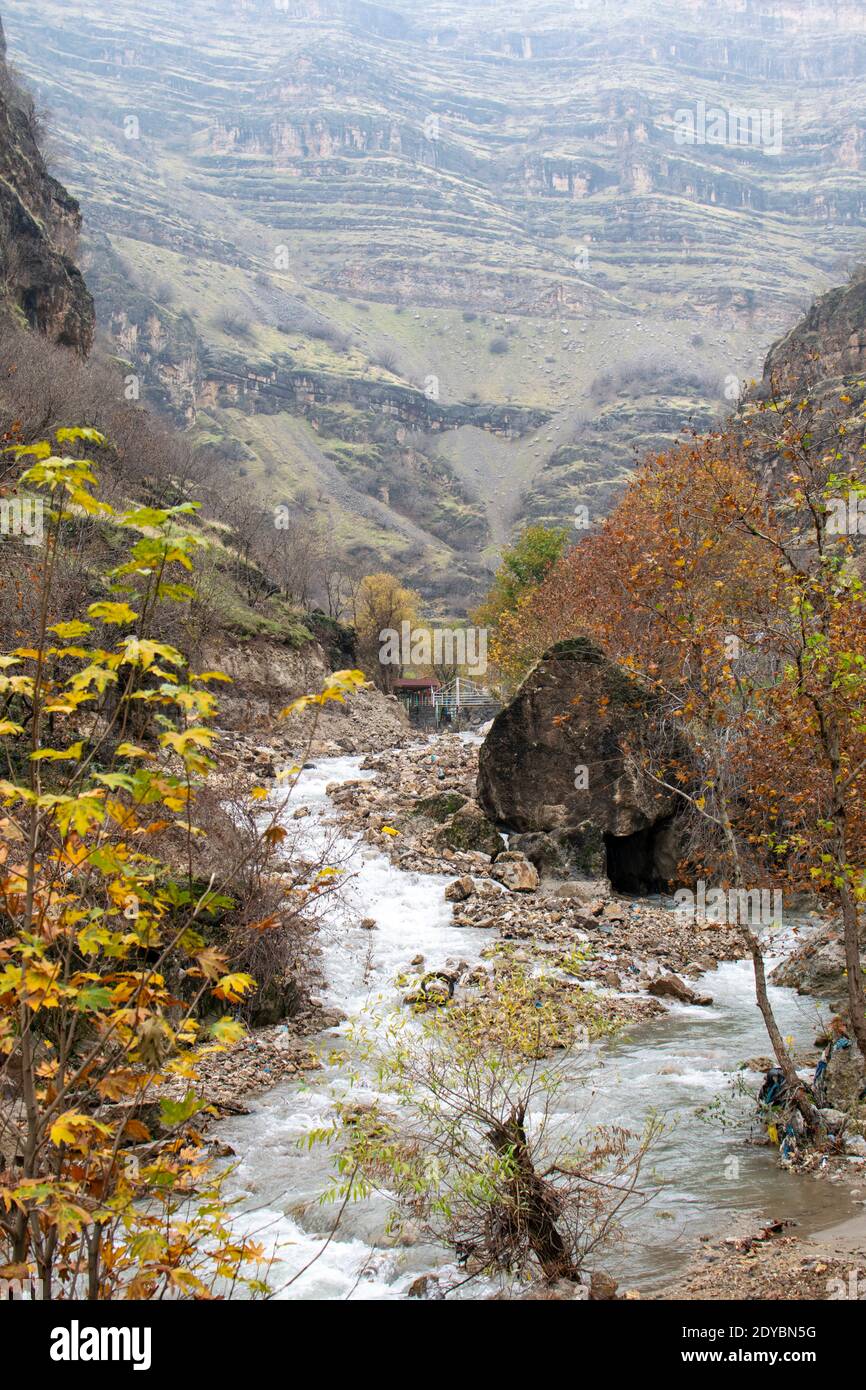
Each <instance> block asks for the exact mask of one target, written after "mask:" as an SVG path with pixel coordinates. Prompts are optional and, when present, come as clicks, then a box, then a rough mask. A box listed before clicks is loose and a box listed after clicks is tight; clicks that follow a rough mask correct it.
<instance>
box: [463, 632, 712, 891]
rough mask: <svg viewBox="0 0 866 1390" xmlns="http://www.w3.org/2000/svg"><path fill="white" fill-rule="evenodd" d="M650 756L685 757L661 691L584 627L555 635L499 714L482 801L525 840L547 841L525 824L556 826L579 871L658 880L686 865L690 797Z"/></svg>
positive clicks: (646, 887)
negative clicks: (664, 780) (566, 637)
mask: <svg viewBox="0 0 866 1390" xmlns="http://www.w3.org/2000/svg"><path fill="white" fill-rule="evenodd" d="M648 756H649V759H650V762H651V765H652V767H653V771H654V775H655V777H658V776H659V774H660V773H663V772H664V771H665V770H666V769H667V770H669V769H670V768H671V767H672V765H673V764H674V763H677V764H679V766H683V765H684V764H685V754H684V750H683V748H682V747H681V745H680V744H679V741H678V740H677V738H676V736H675V735H672V734H669V733H667V734H666V733H664V732H663V728H662V721H661V718H660V712H659V708H658V704H657V701H656V700H655V697H654V696H653V694H652V693H651V692H650V691H648V690H647V689H646V688H645V687H644V686H642V685H641V684H640V683H639V682H638V681H636V680H635V679H633V677H631V676H630V675H628V674H627V673H626V672H625V671H623V670H622V668H621V667H619V666H617V665H616V663H615V662H613V661H611V660H610V659H609V658H608V657H607V656H605V654H604V653H603V652H602V651H601V649H600V648H599V647H598V646H596V645H595V644H594V643H593V642H591V641H589V640H588V639H586V638H575V639H572V640H570V641H567V642H560V643H558V644H557V645H556V646H555V647H552V648H551V649H550V651H548V652H547V653H546V654H545V655H544V656H543V657H542V659H541V660H540V661H539V662H538V663H537V664H536V665H535V666H534V667H533V668H532V670H531V671H530V672H529V674H528V676H527V677H526V679H525V680H524V682H523V684H522V686H521V687H520V689H519V690H518V692H517V694H516V695H515V697H514V699H513V700H512V701H511V703H510V704H509V705H508V706H506V708H505V709H503V710H502V711H501V712H500V713H499V714H498V715H497V716H496V718H495V719H494V721H493V724H492V726H491V729H490V732H489V733H488V735H487V738H486V739H485V741H484V744H483V745H482V747H481V751H480V759H479V776H478V801H479V804H480V805H481V807H482V809H483V810H484V811H485V812H486V814H487V815H488V816H489V818H490V820H491V821H493V822H494V823H495V824H497V825H501V826H503V827H504V828H506V829H507V830H509V831H510V832H517V833H518V834H519V835H520V837H521V838H520V839H519V840H517V842H516V844H517V846H518V847H520V848H521V849H524V848H525V849H526V850H527V851H530V852H531V850H536V851H537V846H536V845H534V844H532V845H531V844H527V842H526V841H525V840H524V839H523V836H529V835H537V834H539V833H540V832H544V833H546V834H549V835H552V836H554V837H555V841H556V844H557V847H558V849H559V850H560V852H561V851H562V846H563V841H564V840H566V841H567V842H568V846H569V849H568V854H567V856H564V857H566V858H567V859H568V862H569V864H570V865H571V866H572V872H573V873H574V874H575V875H576V876H579V877H586V878H598V877H603V876H604V875H605V874H607V876H608V877H609V878H610V880H611V882H612V884H613V886H614V887H615V888H617V889H619V890H621V891H623V892H647V891H652V890H654V889H657V888H659V887H661V886H663V885H664V884H665V883H667V882H669V881H670V880H671V879H672V878H673V877H674V875H675V871H676V865H677V860H678V857H679V845H678V835H677V825H676V819H677V813H678V812H679V811H680V810H681V801H680V798H679V797H677V795H676V793H674V792H670V791H667V790H666V789H665V788H664V787H662V786H660V785H659V783H658V781H656V780H654V778H653V777H650V776H648V775H647V774H646V773H645V772H644V771H643V770H642V768H643V767H644V765H645V762H646V759H647V757H648ZM538 847H539V848H540V846H538ZM532 857H535V855H533V856H532ZM539 857H540V856H539ZM542 872H544V870H543V869H542Z"/></svg>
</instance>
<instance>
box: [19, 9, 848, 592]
mask: <svg viewBox="0 0 866 1390" xmlns="http://www.w3.org/2000/svg"><path fill="white" fill-rule="evenodd" d="M7 10H8V28H9V32H10V43H11V45H12V48H13V50H14V55H15V57H16V60H17V61H18V62H19V64H20V66H21V68H22V70H23V71H24V72H25V73H26V74H27V76H28V78H29V80H30V81H32V82H33V83H34V84H35V85H36V86H37V87H38V88H39V90H40V93H41V95H42V97H43V98H44V100H45V101H46V102H47V103H48V105H49V106H50V108H51V110H52V112H53V122H54V125H55V127H56V128H57V129H58V131H59V132H62V137H63V138H62V142H61V144H60V145H59V146H58V161H59V167H60V168H61V170H62V172H63V174H64V177H65V178H66V179H67V181H68V182H69V184H70V186H71V187H72V189H73V190H74V192H75V193H76V194H77V195H78V196H79V197H80V198H81V201H82V205H83V207H84V210H85V214H86V220H87V226H88V230H89V264H88V280H89V282H90V284H91V286H92V288H93V289H94V291H95V294H96V298H97V304H98V309H99V314H100V320H101V324H102V328H103V329H104V331H105V332H106V333H107V334H108V335H109V336H110V337H111V338H112V339H113V341H114V344H115V350H116V351H117V352H118V354H119V355H121V356H123V357H125V358H128V359H129V361H130V363H131V364H132V365H131V369H132V371H133V372H134V373H136V374H140V375H141V377H142V379H143V389H144V393H145V395H149V396H151V397H152V398H156V399H158V400H159V401H160V402H161V404H162V405H163V406H164V407H165V408H167V409H169V410H170V411H172V412H173V413H174V414H175V415H176V416H177V417H178V418H180V419H183V420H185V421H188V422H189V423H190V425H191V426H192V427H193V428H194V430H195V431H196V433H197V436H198V437H199V438H200V439H201V440H203V441H205V442H208V443H210V444H216V445H218V446H219V447H220V450H221V452H222V456H223V459H224V467H225V468H226V469H227V471H228V472H229V474H230V475H231V478H232V482H233V484H234V485H236V484H237V479H238V476H241V477H248V478H249V479H250V482H251V485H255V486H256V487H257V488H258V489H259V490H260V492H261V494H262V496H263V497H264V498H265V499H266V500H267V502H268V503H270V504H273V505H277V504H279V503H282V502H287V503H289V504H290V506H292V507H294V508H296V509H298V511H299V512H300V513H301V514H309V515H317V516H322V515H327V517H328V519H329V525H330V527H331V528H332V531H333V534H334V536H335V538H336V539H337V540H338V541H340V542H341V543H342V544H343V545H344V546H345V547H346V548H347V549H348V550H350V551H351V552H352V553H354V555H355V556H356V557H357V559H358V561H359V563H364V562H365V561H367V560H369V561H370V562H371V563H372V561H373V559H374V557H375V559H376V565H377V567H381V565H382V564H383V563H384V564H387V565H389V566H391V567H394V568H397V569H399V570H400V571H401V572H402V573H404V574H405V575H406V576H407V577H409V578H410V579H412V580H413V581H414V582H415V583H416V584H417V585H418V586H419V587H421V588H422V589H423V590H424V592H425V593H426V594H427V595H428V597H430V598H433V599H436V600H438V601H439V604H440V606H441V607H442V608H443V610H444V611H452V612H454V611H459V610H460V609H461V608H462V607H464V606H465V604H466V602H467V601H468V600H469V599H470V598H471V596H472V595H473V593H477V592H478V590H479V589H480V588H481V587H483V583H484V565H485V564H486V563H487V562H489V560H490V557H491V556H492V555H493V553H494V552H495V550H496V548H497V546H499V545H500V544H501V543H502V541H503V540H504V539H505V538H506V537H507V536H508V535H509V533H510V532H511V530H512V529H513V527H514V526H515V525H517V524H519V523H520V522H521V521H524V520H526V519H532V520H539V519H543V520H547V521H553V520H556V521H565V522H568V521H569V520H570V518H571V517H572V516H573V514H574V508H575V507H576V506H577V505H578V504H580V503H582V504H584V505H586V506H587V507H588V508H589V510H590V513H591V514H598V512H600V511H601V510H603V509H605V508H606V507H607V505H608V504H609V502H610V500H611V499H612V497H613V495H614V493H615V491H616V489H617V487H618V486H619V484H620V482H621V480H622V478H623V477H624V475H625V473H626V472H627V470H628V469H629V467H630V466H631V463H632V461H633V457H634V454H635V451H640V450H642V449H644V448H646V447H652V446H656V445H658V446H661V445H663V444H664V443H666V442H667V441H668V440H669V439H670V438H671V437H672V436H673V435H674V434H675V433H676V432H677V431H679V430H680V429H682V428H683V427H684V426H687V425H688V424H692V425H694V426H696V427H698V428H702V427H705V426H706V425H708V424H709V423H710V422H711V421H712V420H713V419H714V417H716V416H717V415H718V414H719V412H722V411H724V410H725V409H726V408H728V406H729V405H730V404H731V403H732V401H733V399H735V397H736V383H737V381H738V380H740V379H742V378H744V377H751V376H755V375H757V374H758V373H759V371H760V365H761V362H762V360H763V357H764V354H765V351H766V349H767V347H768V346H769V344H770V343H771V342H772V341H773V339H774V338H776V337H778V336H780V335H781V334H782V333H784V332H785V331H786V330H787V328H788V327H789V326H790V324H791V323H792V322H793V321H794V320H795V319H796V318H797V317H798V314H799V311H800V310H801V308H803V307H805V305H806V304H808V303H809V302H810V301H811V299H812V296H813V295H814V293H815V292H816V291H820V290H823V289H825V288H827V287H828V286H829V285H830V284H831V283H832V282H833V281H834V280H836V281H838V279H839V278H840V265H841V264H842V263H843V262H844V261H845V259H846V257H847V256H849V255H854V254H855V253H856V252H857V251H858V250H859V249H860V247H861V237H862V232H861V227H862V221H863V205H864V201H866V191H864V181H863V172H862V170H863V163H864V158H866V146H864V123H866V98H864V97H863V95H862V83H861V81H860V79H861V78H862V75H863V72H864V69H866V14H864V12H863V10H862V8H861V7H860V6H857V5H853V4H851V5H846V4H829V3H828V4H823V3H815V4H809V5H802V4H793V3H791V4H784V3H778V4H770V3H748V4H745V3H743V4H739V3H728V4H724V5H704V4H702V3H699V0H691V2H690V3H686V2H685V0H678V3H676V4H674V3H672V0H671V2H670V3H667V2H665V0H663V2H662V3H652V4H650V3H648V0H646V2H645V0H623V2H622V3H620V4H617V5H616V6H614V5H598V4H593V5H590V4H586V5H584V4H578V5H575V4H567V3H566V0H552V3H549V4H538V3H530V0H522V3H509V4H503V5H496V6H493V5H487V4H482V3H480V0H469V2H466V3H460V4H459V5H457V4H456V3H453V0H438V3H432V4H427V3H425V4H424V5H421V4H417V3H412V0H396V3H394V4H392V5H390V6H387V7H386V6H376V5H368V4H364V3H356V2H355V0H345V3H344V2H343V0H320V2H316V0H310V2H309V3H302V2H301V0H299V3H295V0H287V3H285V4H284V3H283V0H277V3H274V0H245V3H237V4H235V3H228V0H222V2H221V3H220V2H218V0H191V2H190V3H189V4H187V5H186V6H185V7H184V19H183V22H182V24H181V23H179V21H178V9H177V6H176V5H175V4H174V3H170V2H169V0H146V3H142V4H140V5H136V6H135V7H134V8H128V7H123V8H122V9H121V8H118V7H117V6H114V5H110V4H108V3H107V0H80V3H78V4H77V5H76V7H75V16H74V24H73V23H72V16H71V14H70V10H69V7H68V5H66V4H61V3H59V0H11V3H9V4H8V5H7ZM701 103H703V106H701ZM732 107H736V108H741V109H745V110H754V111H756V112H758V113H759V114H760V113H764V119H763V123H762V124H760V131H761V135H760V138H759V139H756V140H753V141H751V142H745V143H744V142H742V141H740V142H739V143H737V142H733V141H730V140H728V141H726V142H725V143H712V142H709V143H701V142H700V141H698V142H697V143H688V142H686V143H683V142H682V139H681V129H680V126H681V115H680V114H678V113H682V111H683V110H685V111H687V112H694V113H695V117H696V119H697V118H698V116H699V114H700V112H701V111H703V112H704V113H705V112H706V111H707V110H709V111H710V112H712V111H714V110H716V109H717V108H718V109H722V110H724V111H728V110H730V109H731V108H732Z"/></svg>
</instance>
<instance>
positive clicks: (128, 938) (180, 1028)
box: [0, 429, 363, 1299]
mask: <svg viewBox="0 0 866 1390" xmlns="http://www.w3.org/2000/svg"><path fill="white" fill-rule="evenodd" d="M83 445H87V446H91V445H92V446H93V447H94V448H102V447H104V445H105V441H104V439H103V438H102V436H100V435H98V434H97V433H96V432H95V431H92V430H89V429H76V430H66V429H61V430H58V431H57V433H56V437H55V439H54V440H53V441H52V442H51V443H48V442H45V443H42V442H39V443H36V444H33V445H29V446H24V447H20V448H19V449H17V450H16V453H17V455H18V457H20V458H23V459H27V460H29V467H27V469H26V470H25V472H24V474H23V476H22V478H21V480H20V482H21V484H22V485H23V486H25V487H27V488H30V489H33V490H35V491H36V492H38V493H39V494H40V496H41V497H42V498H43V499H44V501H45V504H46V523H45V524H46V533H45V537H44V544H43V547H42V550H41V556H40V563H39V565H38V567H37V573H36V575H35V582H36V585H37V598H38V601H37V604H36V613H37V621H36V627H35V630H34V631H33V633H32V636H31V639H30V641H29V643H28V645H26V646H23V645H22V646H19V647H17V648H16V649H14V650H13V651H11V652H8V653H6V654H4V655H3V656H2V657H0V695H2V706H0V748H2V753H3V757H4V761H5V773H6V775H5V777H4V778H3V779H2V780H0V803H2V817H0V921H2V934H0V935H2V939H0V1095H2V1098H3V1099H2V1106H0V1277H2V1278H4V1279H10V1280H20V1281H22V1282H26V1281H29V1280H37V1281H38V1284H39V1289H40V1294H41V1297H42V1298H44V1299H51V1298H56V1297H75V1296H82V1295H84V1296H86V1297H88V1298H93V1299H108V1298H120V1297H126V1298H154V1297H163V1296H166V1295H168V1296H171V1297H210V1296H212V1295H213V1294H214V1293H216V1292H218V1291H219V1290H220V1289H221V1288H224V1287H228V1286H231V1285H237V1284H240V1285H241V1286H243V1287H245V1288H246V1289H247V1291H248V1292H249V1293H251V1294H258V1293H264V1292H266V1286H265V1284H264V1283H263V1280H262V1278H261V1273H262V1268H261V1266H262V1260H263V1255H264V1252H263V1248H262V1247H261V1246H260V1245H259V1244H258V1243H257V1242H256V1241H255V1239H253V1238H251V1237H250V1238H248V1237H244V1236H240V1235H238V1234H237V1232H236V1231H235V1230H234V1229H233V1228H232V1225H231V1223H230V1221H229V1219H228V1212H227V1207H226V1203H225V1201H224V1198H223V1192H222V1189H223V1186H224V1177H223V1176H221V1175H220V1174H219V1173H216V1172H215V1171H214V1170H213V1169H212V1167H211V1164H210V1162H209V1159H208V1156H207V1151H206V1147H205V1143H204V1139H203V1136H202V1133H201V1131H200V1128H199V1127H198V1125H197V1124H196V1116H199V1115H201V1112H202V1111H205V1110H206V1109H207V1102H206V1100H205V1099H203V1098H202V1097H201V1096H200V1095H199V1094H198V1092H197V1089H196V1085H195V1081H196V1074H197V1064H198V1060H199V1057H200V1055H201V1053H202V1051H204V1052H206V1051H207V1050H208V1049H211V1050H213V1049H216V1050H220V1049H225V1048H227V1047H230V1046H231V1045H232V1044H233V1043H234V1042H235V1041H236V1040H237V1039H238V1038H239V1037H240V1036H242V1034H243V1032H244V1029H243V1025H242V1024H241V1023H240V1022H239V1020H238V1019H237V1018H236V1017H234V1016H233V1015H234V1014H235V1013H236V1012H237V1010H238V1007H239V1006H240V1005H242V1003H243V1001H244V999H245V998H246V997H247V996H248V995H249V994H250V993H251V992H252V990H253V989H254V987H255V981H254V980H253V979H252V977H251V976H250V975H249V974H247V973H246V972H244V971H242V970H237V969H235V968H232V966H231V965H230V964H229V961H228V959H227V957H226V955H225V953H224V951H222V950H221V949H220V948H219V946H218V945H216V944H215V942H214V940H213V937H212V935H211V933H210V927H211V924H212V923H213V920H214V917H215V916H218V915H219V914H220V913H221V912H222V911H223V910H225V909H226V908H228V907H230V906H231V899H230V897H229V896H228V892H229V889H230V885H231V883H232V879H233V876H234V874H235V872H236V871H237V870H238V868H239V867H240V866H241V861H242V860H243V858H244V856H245V855H246V853H247V852H248V847H247V845H246V843H245V844H244V846H243V848H242V849H241V850H239V851H236V852H235V859H234V862H233V861H232V859H231V856H229V857H228V858H227V860H226V862H225V863H224V864H222V865H221V871H220V873H219V875H218V874H216V873H213V874H212V875H211V876H210V878H209V879H208V881H206V882H201V881H200V880H198V879H197V877H196V876H195V874H194V871H193V867H192V866H193V860H194V847H195V845H196V842H197V841H198V840H199V839H200V837H201V836H202V835H203V834H205V831H204V830H203V828H202V826H201V825H200V824H199V823H198V821H197V819H196V810H195V808H196V804H197V798H198V793H199V790H200V788H201V786H202V784H203V783H204V782H205V781H206V779H207V778H208V776H209V774H210V772H211V771H212V769H213V766H214V760H213V751H214V749H215V746H216V745H217V742H218V734H217V730H216V728H215V727H214V722H213V721H214V716H215V715H216V712H217V705H216V699H215V696H214V694H213V693H212V691H211V688H210V687H211V686H212V685H213V684H214V682H218V681H219V680H221V679H224V677H220V676H219V674H218V673H215V672H208V671H205V672H195V671H191V670H190V669H189V666H188V663H187V661H186V659H185V657H184V656H183V654H182V653H181V652H180V651H179V650H178V649H177V648H176V647H174V646H172V645H171V644H169V643H168V642H165V641H163V640H160V638H159V637H158V636H157V635H155V631H156V628H157V626H158V622H159V619H158V615H159V613H160V612H161V608H162V606H163V605H164V604H170V603H176V602H181V603H183V602H187V601H189V599H190V597H191V594H192V592H193V590H192V587H191V585H190V584H189V582H188V577H189V572H190V571H191V570H192V569H193V556H194V554H195V552H196V550H197V549H198V547H199V546H200V545H201V538H200V537H199V536H197V535H196V534H195V530H194V528H193V527H192V525H191V514H192V512H193V511H194V507H193V505H192V504H191V503H182V504H180V505H178V506H175V507H171V508H154V507H147V506H145V507H132V508H131V509H129V510H126V511H122V512H121V511H116V510H115V509H114V508H112V507H111V506H110V505H109V504H108V503H106V502H105V501H104V500H102V499H101V498H100V497H99V496H98V494H97V490H96V473H95V470H94V465H93V463H92V461H91V460H90V459H88V458H83V457H81V456H80V450H81V447H82V446H83ZM55 451H56V452H55ZM75 515H85V516H88V517H91V518H92V519H94V521H98V522H99V523H100V524H102V525H103V526H104V527H105V528H106V529H107V528H111V534H112V538H113V541H114V545H113V546H112V548H113V549H114V550H115V553H116V555H117V560H118V563H117V564H116V565H115V566H114V568H113V569H112V570H111V571H110V573H109V575H108V576H107V592H106V596H105V597H104V598H102V599H99V600H97V601H94V602H91V603H90V604H89V605H88V607H87V610H86V614H85V615H83V616H82V617H75V616H73V615H70V614H68V613H66V614H58V613H57V612H56V608H55V603H56V594H55V591H54V578H55V575H56V573H57V569H58V555H59V552H60V549H61V547H62V545H63V540H64V536H65V532H66V528H67V525H68V522H69V519H70V518H71V517H73V516H75ZM124 542H125V543H126V553H124V544H123V543H124ZM362 681H363V676H362V674H361V673H360V672H342V673H337V675H336V676H334V677H332V678H330V680H329V682H328V683H327V685H326V687H325V690H324V691H323V692H322V693H321V694H319V695H317V696H311V697H305V698H304V699H302V700H301V701H300V702H298V704H299V705H300V706H302V707H303V706H305V705H308V704H309V703H311V702H313V703H319V704H321V703H324V702H326V701H328V700H330V699H334V698H336V699H342V698H343V696H344V695H345V693H346V692H348V691H349V690H351V689H353V688H355V687H356V686H357V685H358V684H359V683H361V682H362ZM142 712H144V714H146V716H147V718H146V719H143V718H142V717H141V716H142ZM133 729H136V730H138V731H140V733H141V734H142V737H141V738H140V740H139V741H135V739H134V738H133V736H132V731H133ZM298 772H299V769H294V774H295V776H297V774H298ZM252 796H253V799H254V800H255V801H256V803H257V804H259V805H260V806H261V802H262V801H266V800H267V794H266V792H265V791H264V789H262V788H258V789H255V790H254V791H253V793H252ZM284 809H285V808H284V803H283V802H281V803H280V805H278V806H273V807H272V808H271V810H270V813H264V814H263V815H262V817H261V819H260V821H259V826H258V843H259V844H260V845H261V846H262V850H263V852H265V851H266V849H267V848H268V847H270V849H271V851H273V849H275V848H276V847H277V846H278V845H279V844H280V843H281V842H282V841H283V840H284V838H285V835H286V831H285V829H284V827H283V826H282V825H281V824H280V818H281V816H282V814H283V812H284ZM160 843H162V844H166V845H168V846H169V847H172V848H173V854H172V855H171V857H168V858H160V857H159V856H158V854H157V853H156V852H155V850H154V846H155V845H156V844H160ZM298 891H300V892H304V891H313V892H314V891H315V885H314V884H307V885H299V886H298ZM257 925H258V927H259V928H260V929H261V930H263V931H264V930H266V929H267V927H268V923H266V922H260V923H258V924H257ZM180 982H182V984H183V988H181V989H179V984H180Z"/></svg>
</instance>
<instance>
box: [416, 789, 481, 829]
mask: <svg viewBox="0 0 866 1390" xmlns="http://www.w3.org/2000/svg"><path fill="white" fill-rule="evenodd" d="M467 800H468V798H467V797H465V796H462V795H461V793H460V792H437V793H436V794H435V795H434V796H425V797H424V798H423V800H421V801H418V802H416V804H415V808H414V810H413V813H412V814H413V815H415V816H426V817H427V818H428V820H435V821H436V823H437V824H438V825H441V824H442V823H443V822H444V821H446V820H450V818H451V817H452V816H453V815H454V814H455V812H457V811H459V810H460V809H461V808H462V807H463V806H465V805H466V803H467Z"/></svg>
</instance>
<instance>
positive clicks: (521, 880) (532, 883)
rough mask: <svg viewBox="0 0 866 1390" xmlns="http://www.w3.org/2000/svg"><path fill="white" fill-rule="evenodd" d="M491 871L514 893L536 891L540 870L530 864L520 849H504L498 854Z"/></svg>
mask: <svg viewBox="0 0 866 1390" xmlns="http://www.w3.org/2000/svg"><path fill="white" fill-rule="evenodd" d="M491 873H492V874H493V877H494V878H495V879H497V880H498V882H499V883H504V884H505V887H506V888H509V889H510V890H511V892H512V893H534V892H535V889H536V888H537V887H538V883H539V879H538V870H537V869H536V867H535V865H534V864H530V862H529V860H528V859H527V857H526V855H525V854H521V853H520V852H519V851H518V850H504V851H503V853H502V854H498V855H497V856H496V859H495V860H494V862H493V868H492V869H491Z"/></svg>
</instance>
